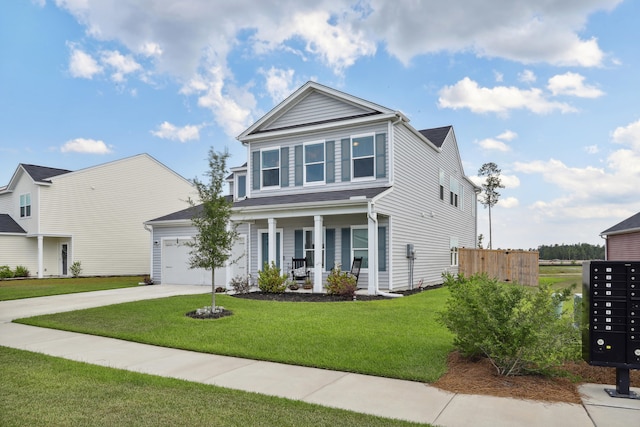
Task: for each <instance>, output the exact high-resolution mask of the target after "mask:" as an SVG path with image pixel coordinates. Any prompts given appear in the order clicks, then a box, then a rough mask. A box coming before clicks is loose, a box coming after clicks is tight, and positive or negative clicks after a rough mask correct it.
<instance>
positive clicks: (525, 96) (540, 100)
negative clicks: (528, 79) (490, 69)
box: [438, 77, 576, 115]
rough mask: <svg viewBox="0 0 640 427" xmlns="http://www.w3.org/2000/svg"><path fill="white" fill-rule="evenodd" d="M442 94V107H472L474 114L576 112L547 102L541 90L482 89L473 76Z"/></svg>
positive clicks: (439, 101)
mask: <svg viewBox="0 0 640 427" xmlns="http://www.w3.org/2000/svg"><path fill="white" fill-rule="evenodd" d="M439 95H440V97H439V98H438V106H439V107H441V108H452V109H454V110H457V109H460V108H468V109H469V110H471V111H472V112H474V113H498V114H502V115H505V114H507V113H508V112H509V111H510V110H514V109H527V110H530V111H532V112H534V113H536V114H548V113H551V112H553V111H560V112H562V113H570V112H575V111H576V109H575V108H573V107H572V106H570V105H569V104H566V103H563V102H556V101H550V100H548V99H546V97H545V95H544V93H543V92H542V91H541V90H540V89H536V88H532V89H519V88H517V87H513V86H509V87H507V86H496V87H493V88H487V87H480V86H479V85H478V83H477V82H475V81H473V80H471V79H470V78H469V77H465V78H463V79H462V80H460V81H459V82H457V83H456V84H454V85H452V86H445V87H443V88H442V89H440V92H439Z"/></svg>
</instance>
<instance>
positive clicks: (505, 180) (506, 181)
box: [469, 174, 520, 189]
mask: <svg viewBox="0 0 640 427" xmlns="http://www.w3.org/2000/svg"><path fill="white" fill-rule="evenodd" d="M469 179H470V180H471V181H472V182H473V183H474V184H476V185H477V186H478V187H480V186H482V184H483V183H484V182H485V180H486V178H485V177H483V176H478V175H472V176H470V177H469ZM500 182H501V183H502V185H504V188H505V189H514V188H518V187H519V186H520V179H519V178H518V177H517V176H515V175H504V174H500Z"/></svg>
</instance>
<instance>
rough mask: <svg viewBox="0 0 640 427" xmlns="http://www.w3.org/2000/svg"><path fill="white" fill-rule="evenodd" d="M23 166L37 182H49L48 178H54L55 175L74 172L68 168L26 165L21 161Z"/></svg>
mask: <svg viewBox="0 0 640 427" xmlns="http://www.w3.org/2000/svg"><path fill="white" fill-rule="evenodd" d="M21 166H22V167H23V168H24V170H26V171H27V173H28V174H29V176H31V178H33V180H34V181H36V182H49V181H47V179H48V178H53V177H54V176H58V175H62V174H65V173H69V172H72V171H70V170H67V169H56V168H49V167H46V166H37V165H26V164H24V163H21Z"/></svg>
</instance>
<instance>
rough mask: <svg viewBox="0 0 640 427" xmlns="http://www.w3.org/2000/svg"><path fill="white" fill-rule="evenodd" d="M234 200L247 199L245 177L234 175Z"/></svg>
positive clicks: (244, 175) (243, 175)
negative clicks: (235, 178)
mask: <svg viewBox="0 0 640 427" xmlns="http://www.w3.org/2000/svg"><path fill="white" fill-rule="evenodd" d="M236 177H237V180H236V181H237V184H236V199H244V198H245V197H247V175H246V174H242V175H236Z"/></svg>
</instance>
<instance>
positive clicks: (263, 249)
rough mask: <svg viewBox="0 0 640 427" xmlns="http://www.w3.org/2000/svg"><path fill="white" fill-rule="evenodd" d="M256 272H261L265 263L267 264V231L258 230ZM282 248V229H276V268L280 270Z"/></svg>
mask: <svg viewBox="0 0 640 427" xmlns="http://www.w3.org/2000/svg"><path fill="white" fill-rule="evenodd" d="M258 239H259V245H258V260H259V262H260V265H258V270H260V271H261V270H262V267H263V266H264V264H265V263H267V264H268V263H269V230H258ZM282 253H283V246H282V229H281V228H278V229H276V259H275V262H276V267H278V268H280V269H282V265H283V259H282Z"/></svg>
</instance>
